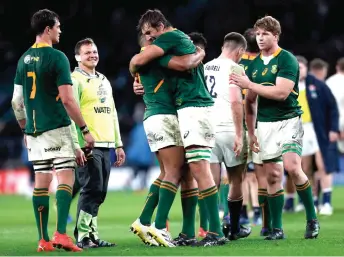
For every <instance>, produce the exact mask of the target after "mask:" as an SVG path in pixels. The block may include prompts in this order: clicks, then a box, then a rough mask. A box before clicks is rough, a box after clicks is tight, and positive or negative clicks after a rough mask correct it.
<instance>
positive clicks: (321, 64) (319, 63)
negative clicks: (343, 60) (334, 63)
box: [309, 58, 328, 70]
mask: <svg viewBox="0 0 344 257" xmlns="http://www.w3.org/2000/svg"><path fill="white" fill-rule="evenodd" d="M309 68H310V69H311V70H322V69H328V63H327V62H325V61H324V60H322V59H320V58H315V59H313V60H312V61H311V62H310V64H309Z"/></svg>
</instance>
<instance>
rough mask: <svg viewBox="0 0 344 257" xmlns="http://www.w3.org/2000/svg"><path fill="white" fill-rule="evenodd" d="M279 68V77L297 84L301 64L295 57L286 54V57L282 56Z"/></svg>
mask: <svg viewBox="0 0 344 257" xmlns="http://www.w3.org/2000/svg"><path fill="white" fill-rule="evenodd" d="M278 66H279V67H278V73H277V77H282V78H286V79H289V80H291V81H293V82H295V83H296V82H297V80H298V76H297V75H298V70H299V63H298V62H297V59H296V58H295V57H294V56H292V55H291V54H285V55H284V56H281V58H280V61H279V63H278Z"/></svg>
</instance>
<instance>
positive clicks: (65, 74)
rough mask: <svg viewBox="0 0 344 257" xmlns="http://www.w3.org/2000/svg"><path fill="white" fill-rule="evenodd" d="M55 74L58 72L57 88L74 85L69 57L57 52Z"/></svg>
mask: <svg viewBox="0 0 344 257" xmlns="http://www.w3.org/2000/svg"><path fill="white" fill-rule="evenodd" d="M55 58H56V59H55V72H56V84H57V86H58V87H59V86H62V85H73V82H72V78H71V73H70V64H69V61H68V58H67V56H66V55H65V54H64V53H62V52H57V54H56V57H55Z"/></svg>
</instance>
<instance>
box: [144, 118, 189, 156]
mask: <svg viewBox="0 0 344 257" xmlns="http://www.w3.org/2000/svg"><path fill="white" fill-rule="evenodd" d="M143 126H144V128H145V131H146V136H147V140H148V144H149V147H150V149H151V151H152V152H157V151H158V150H159V149H162V148H165V147H168V146H183V142H182V139H181V136H180V130H179V123H178V118H177V116H176V115H173V114H157V115H153V116H150V117H148V118H147V119H145V120H144V121H143Z"/></svg>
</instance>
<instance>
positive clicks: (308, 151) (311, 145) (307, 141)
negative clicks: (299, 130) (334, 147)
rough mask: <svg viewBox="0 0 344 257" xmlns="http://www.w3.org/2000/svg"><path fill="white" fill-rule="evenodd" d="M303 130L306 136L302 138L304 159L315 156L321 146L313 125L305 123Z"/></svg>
mask: <svg viewBox="0 0 344 257" xmlns="http://www.w3.org/2000/svg"><path fill="white" fill-rule="evenodd" d="M303 130H304V135H303V138H302V157H304V156H311V155H314V154H315V153H316V152H317V151H319V145H318V140H317V136H316V134H315V131H314V126H313V123H311V122H309V123H304V124H303Z"/></svg>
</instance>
